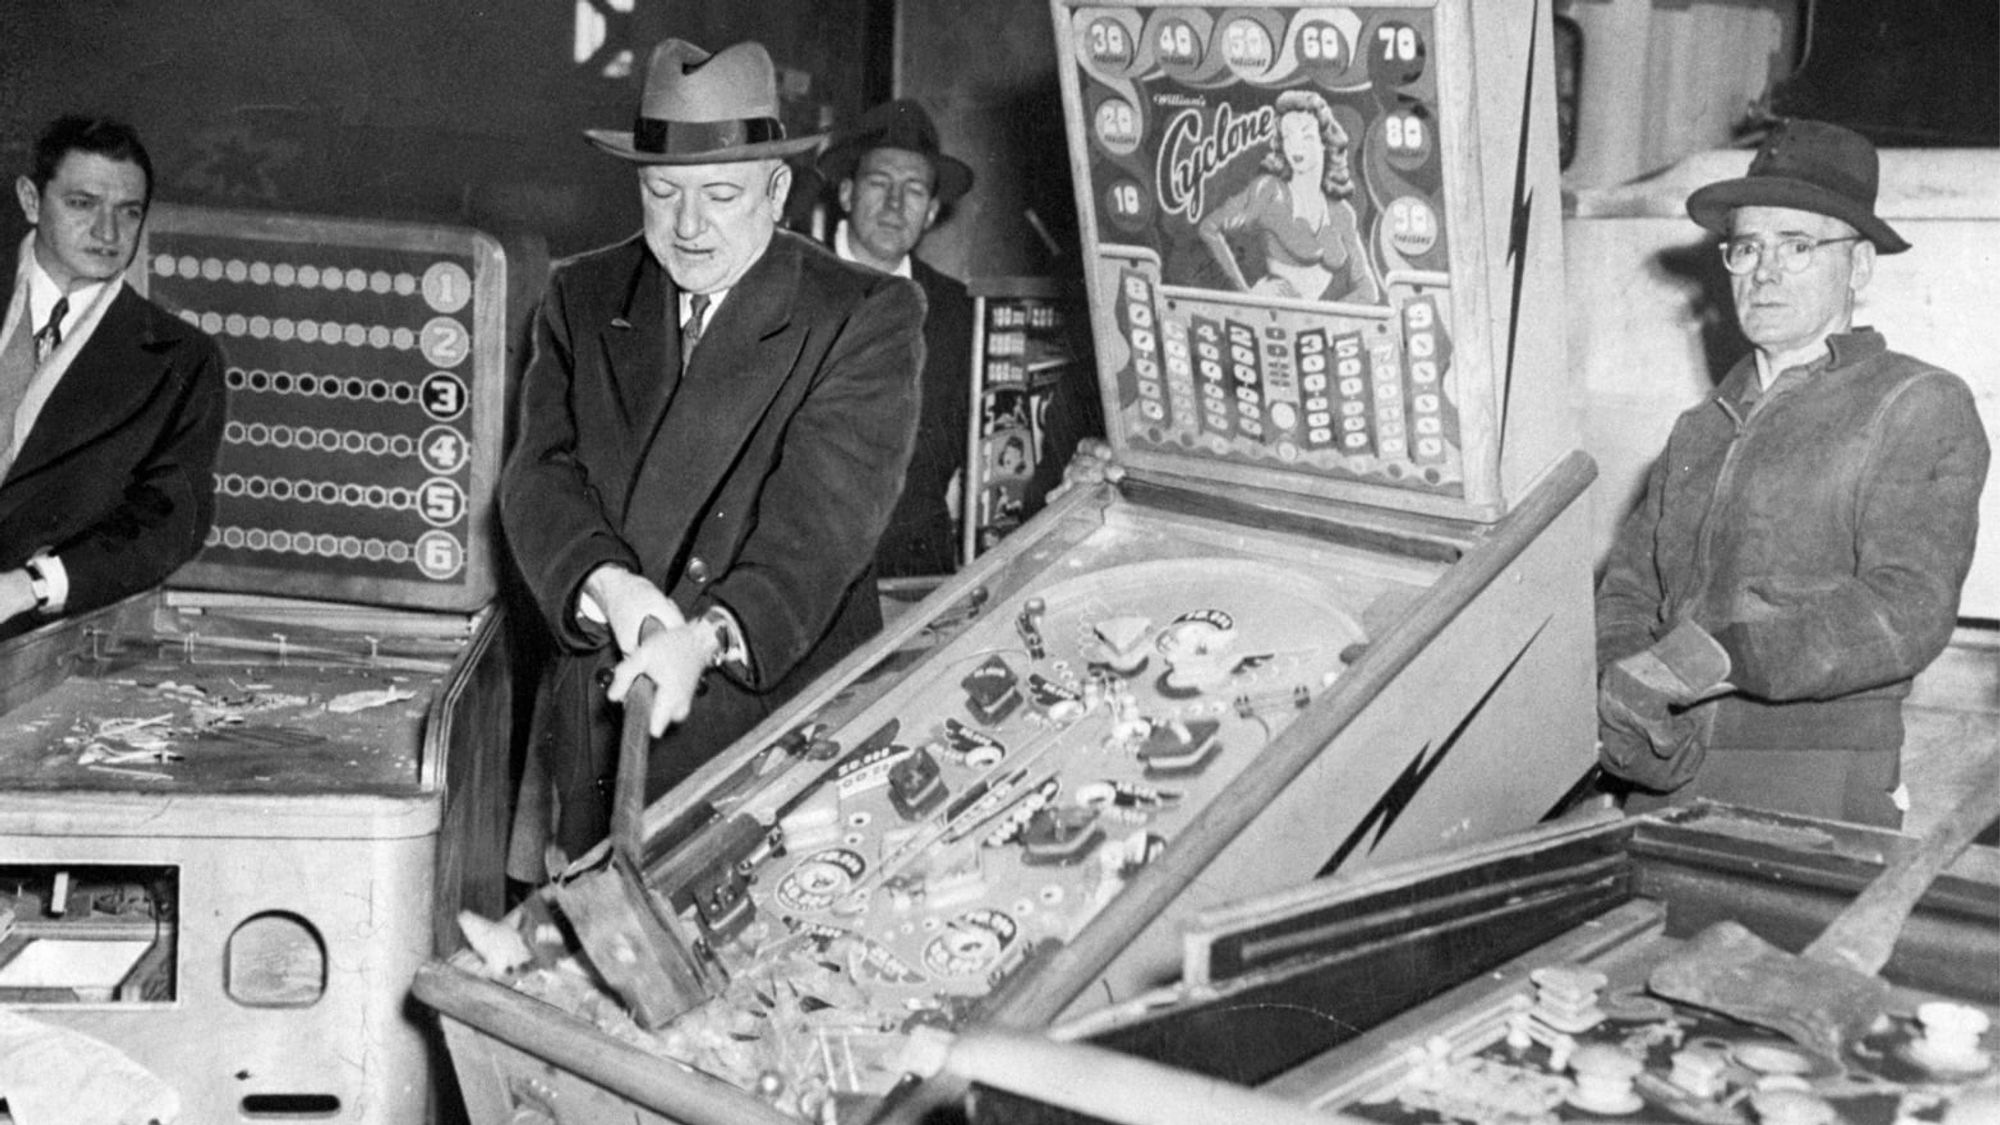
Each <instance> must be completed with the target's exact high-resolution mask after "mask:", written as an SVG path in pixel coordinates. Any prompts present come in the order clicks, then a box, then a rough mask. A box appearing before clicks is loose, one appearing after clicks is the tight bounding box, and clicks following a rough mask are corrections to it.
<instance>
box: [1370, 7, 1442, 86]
mask: <svg viewBox="0 0 2000 1125" xmlns="http://www.w3.org/2000/svg"><path fill="white" fill-rule="evenodd" d="M1428 51H1429V47H1428V46H1427V45H1426V44H1425V43H1424V37H1423V33H1422V32H1419V31H1418V30H1417V29H1416V28H1414V27H1411V26H1410V25H1409V24H1407V23H1403V22H1402V21H1400V20H1390V21H1388V22H1386V23H1383V24H1381V25H1379V26H1377V27H1376V28H1375V32H1374V34H1373V35H1372V36H1371V37H1370V41H1369V44H1368V75H1369V77H1371V78H1373V79H1374V80H1375V81H1377V82H1380V83H1383V84H1384V85H1389V86H1407V85H1409V84H1410V83H1412V82H1415V81H1416V80H1417V79H1419V78H1422V77H1423V76H1424V56H1425V55H1426V54H1427V53H1428Z"/></svg>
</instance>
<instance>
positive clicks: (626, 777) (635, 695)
mask: <svg viewBox="0 0 2000 1125" xmlns="http://www.w3.org/2000/svg"><path fill="white" fill-rule="evenodd" d="M652 715H653V681H652V679H651V678H650V677H647V676H640V677H638V678H637V679H635V680H633V681H632V684H631V686H630V687H629V688H627V689H626V691H625V718H624V721H623V724H622V725H621V727H620V728H619V733H618V775H617V778H616V781H615V782H614V787H613V789H612V795H611V850H612V851H613V852H616V853H618V854H619V855H622V856H624V857H625V858H626V859H628V860H631V861H632V865H633V868H634V869H635V870H637V869H639V861H640V860H641V859H642V858H643V857H644V856H645V854H646V849H645V843H646V842H645V841H644V840H643V839H641V838H640V837H641V835H642V834H643V833H642V829H641V822H642V821H644V819H645V813H646V759H647V756H648V755H649V754H650V753H651V751H652V749H653V732H652V729H651V721H652Z"/></svg>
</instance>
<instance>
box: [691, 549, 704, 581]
mask: <svg viewBox="0 0 2000 1125" xmlns="http://www.w3.org/2000/svg"><path fill="white" fill-rule="evenodd" d="M687 576H688V580H689V581H690V582H695V583H702V582H706V581H708V561H707V560H706V559H703V558H702V557H701V556H700V555H696V556H695V557H693V558H691V559H689V560H688V564H687Z"/></svg>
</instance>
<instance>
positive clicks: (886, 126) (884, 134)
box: [819, 98, 972, 203]
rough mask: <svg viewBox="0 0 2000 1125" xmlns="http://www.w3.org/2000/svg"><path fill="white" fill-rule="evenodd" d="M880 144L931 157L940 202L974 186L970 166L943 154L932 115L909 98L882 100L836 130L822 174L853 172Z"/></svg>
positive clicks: (832, 179) (836, 177) (834, 178)
mask: <svg viewBox="0 0 2000 1125" xmlns="http://www.w3.org/2000/svg"><path fill="white" fill-rule="evenodd" d="M878 148H900V149H903V150H904V151H906V152H914V153H916V154H917V155H919V156H922V157H924V158H925V159H927V160H929V161H930V162H931V167H932V168H935V169H936V170H937V198H938V202H939V203H950V202H951V201H952V200H954V199H957V198H958V197H959V196H961V195H964V194H965V193H966V192H967V191H968V190H970V189H971V187H972V169H971V167H970V166H968V165H967V164H966V163H965V162H964V161H962V160H958V159H956V158H954V157H950V156H946V155H945V154H944V152H943V150H942V149H940V148H939V146H938V131H937V126H936V125H933V124H931V115H930V114H928V113H925V112H924V107H923V106H920V105H918V104H917V103H916V102H913V101H911V100H910V99H908V98H898V99H896V100H895V101H892V102H883V103H882V104H881V105H878V106H876V107H875V108H874V109H871V110H869V111H868V112H867V113H864V114H862V115H861V116H860V118H858V119H857V120H856V121H855V122H854V123H853V124H852V125H850V126H848V127H847V128H846V129H844V130H842V131H841V132H839V133H836V134H835V135H834V138H833V140H832V141H831V142H830V143H829V144H828V145H827V146H826V151H825V152H822V153H821V154H820V157H819V174H820V175H822V176H825V177H826V179H827V181H828V182H829V183H836V184H837V183H839V182H840V181H842V180H844V179H846V178H847V177H849V176H851V175H853V174H854V168H855V166H856V165H858V164H860V163H861V158H862V156H864V155H866V154H867V153H868V152H869V151H870V150H872V149H878Z"/></svg>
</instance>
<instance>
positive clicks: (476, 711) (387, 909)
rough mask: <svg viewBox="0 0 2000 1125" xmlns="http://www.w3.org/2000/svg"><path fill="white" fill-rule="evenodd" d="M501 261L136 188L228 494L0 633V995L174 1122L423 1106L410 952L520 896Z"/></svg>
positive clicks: (364, 228)
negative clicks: (210, 376) (505, 844)
mask: <svg viewBox="0 0 2000 1125" xmlns="http://www.w3.org/2000/svg"><path fill="white" fill-rule="evenodd" d="M532 249H533V248H532V247H527V248H524V249H523V250H522V251H521V252H519V253H517V255H516V257H517V258H520V257H525V256H528V255H529V254H530V253H531V252H532ZM509 264H510V263H509V262H508V254H507V253H506V252H504V251H503V249H502V247H501V245H500V244H499V243H498V242H496V241H495V240H494V239H492V238H490V237H488V236H486V235H484V234H480V233H478V232H475V231H471V230H464V229H458V228H449V227H432V226H415V225H401V224H389V223H364V222H355V221H347V220H340V219H323V218H311V217H305V216H295V215H280V214H259V213H236V212H228V211H215V210H205V209H196V208H184V207H173V206H169V205H165V204H161V205H158V206H155V207H154V208H153V212H152V215H151V216H150V218H149V220H148V223H147V230H146V235H145V240H144V242H143V243H142V244H141V246H140V248H139V251H138V253H137V255H136V257H135V259H134V264H133V267H132V272H131V275H130V278H129V280H130V282H131V283H132V284H134V285H135V286H137V287H139V288H140V290H141V291H142V292H149V294H150V296H152V298H153V299H154V300H156V301H158V302H160V303H162V304H163V305H165V306H166V307H167V308H169V309H170V310H173V311H174V312H176V313H177V314H179V315H180V316H181V317H182V318H183V319H186V320H188V321H189V322H191V323H196V324H199V325H200V326H202V327H203V328H204V329H206V330H207V331H208V332H210V333H211V334H213V335H214V336H215V337H216V339H217V341H218V342H219V343H220V344H221V345H222V348H223V353H224V356H225V361H226V363H227V375H226V378H227V383H228V394H229V421H228V425H227V431H226V433H225V435H224V438H223V446H222V449H221V454H220V458H219V461H218V465H217V468H216V495H217V516H216V520H215V525H214V528H213V530H212V531H211V532H210V534H209V538H208V542H207V545H206V546H205V548H204V549H203V550H202V552H201V554H200V555H199V556H197V558H196V559H195V560H194V561H193V562H191V563H190V564H188V565H187V566H186V567H185V568H183V569H182V570H181V571H180V572H179V573H177V574H176V575H175V576H174V578H173V579H172V580H171V581H170V582H169V583H168V586H167V588H166V589H164V590H161V591H155V592H153V593H149V594H145V595H142V596H139V597H137V598H133V599H130V600H128V601H125V602H122V603H119V604H116V605H113V606H109V607H106V608H104V609H102V610H99V611H96V612H94V613H90V614H86V615H83V616H80V617H77V618H72V619H66V620H60V621H57V622H53V623H50V624H48V625H45V626H43V627H41V628H40V629H38V630H36V631H34V632H31V633H28V634H25V635H23V636H21V637H19V638H17V639H15V640H14V641H11V642H9V644H8V645H7V646H5V648H4V650H0V667H4V685H5V686H4V700H0V702H4V712H3V713H0V1004H5V1005H7V1006H8V1007H9V1008H11V1009H12V1010H14V1011H16V1012H18V1013H19V1014H21V1015H24V1016H27V1017H29V1018H30V1019H32V1020H38V1021H42V1022H44V1023H46V1024H49V1025H53V1026H56V1027H59V1028H63V1029H70V1030H73V1031H76V1032H80V1033H83V1034H86V1035H89V1036H92V1037H95V1038H97V1039H99V1040H101V1041H103V1042H105V1043H108V1044H109V1045H111V1046H112V1047H114V1048H115V1049H117V1050H118V1051H121V1052H123V1053H124V1054H126V1055H127V1056H128V1057H129V1058H130V1059H131V1060H132V1061H134V1062H136V1063H137V1064H139V1066H141V1067H143V1068H145V1069H146V1070H147V1071H150V1072H151V1074H152V1075H153V1076H154V1077H155V1078H157V1079H159V1080H161V1081H163V1082H164V1083H166V1084H167V1086H169V1087H171V1088H172V1090H173V1091H175V1092H176V1093H177V1094H178V1098H179V1103H180V1105H181V1108H182V1115H181V1118H180V1119H181V1120H184V1121H200V1122H228V1121H255V1120H269V1119H284V1120H292V1119H302V1118H310V1119H312V1120H316V1121H342V1122H347V1121H352V1122H363V1121H366V1122H408V1123H413V1125H414V1123H420V1122H424V1121H427V1120H429V1116H428V1115H429V1113H430V1109H431V1104H430V1103H431V1100H432V1096H431V1090H432V1085H433V1082H432V1077H433V1076H432V1067H431V1064H430V1062H429V1060H428V1058H427V1053H428V1050H429V1048H428V1035H427V1033H426V1030H425V1028H424V1026H423V1025H422V1024H421V1023H419V1022H416V1021H413V1020H411V1019H410V1018H409V1017H408V1016H407V1015H406V1013H405V1005H406V995H407V989H408V985H409V980H410V977H411V975H412V974H413V973H414V971H415V970H416V968H417V967H418V966H419V965H421V964H422V963H423V961H424V959H425V958H426V957H427V956H429V955H430V954H431V952H432V951H433V949H434V948H435V947H436V944H437V943H438V942H439V940H440V939H441V938H443V939H447V940H450V939H455V922H454V919H455V918H456V915H457V914H458V912H459V909H460V907H461V906H469V907H472V908H475V909H479V910H483V911H488V912H491V911H494V910H497V909H498V908H499V906H500V902H501V898H502V894H503V884H502V874H501V869H500V860H499V858H498V857H499V854H500V851H501V844H500V841H502V840H503V839H504V825H505V814H506V808H507V800H508V798H509V796H510V794H509V792H508V773H509V763H508V758H507V749H506V748H507V746H508V744H509V738H510V734H511V731H510V724H511V718H510V714H511V709H512V701H511V672H510V667H509V661H508V655H507V649H506V647H505V646H504V645H503V644H502V643H501V642H500V630H501V617H500V614H499V613H498V611H497V608H496V607H495V605H494V602H493V597H494V590H495V577H494V555H493V546H492V537H493V534H494V529H493V526H492V523H493V520H492V513H491V506H490V504H489V503H488V502H487V501H486V499H485V498H486V497H488V496H490V495H491V493H492V488H493V483H494V477H495V474H496V472H497V468H498V465H499V457H500V442H501V426H502V415H501V412H502V405H503V397H504V393H505V374H506V362H507V339H506V336H505V332H506V326H507V323H508V321H509V308H508V304H509V302H508V294H509V288H508V278H507V272H508V267H509ZM515 268H516V269H520V268H522V267H521V265H520V264H519V263H518V262H517V263H516V264H515ZM12 1093H13V1094H14V1095H15V1096H16V1097H25V1094H24V1092H23V1091H19V1090H15V1091H12ZM22 1112H25V1107H23V1108H22Z"/></svg>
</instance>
